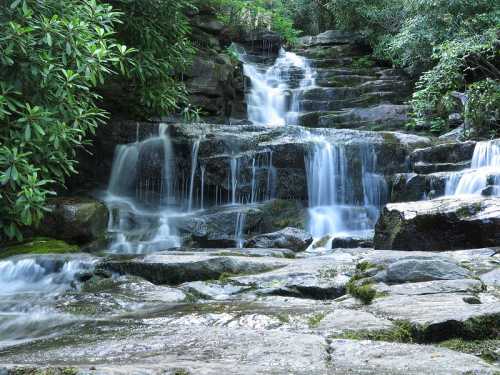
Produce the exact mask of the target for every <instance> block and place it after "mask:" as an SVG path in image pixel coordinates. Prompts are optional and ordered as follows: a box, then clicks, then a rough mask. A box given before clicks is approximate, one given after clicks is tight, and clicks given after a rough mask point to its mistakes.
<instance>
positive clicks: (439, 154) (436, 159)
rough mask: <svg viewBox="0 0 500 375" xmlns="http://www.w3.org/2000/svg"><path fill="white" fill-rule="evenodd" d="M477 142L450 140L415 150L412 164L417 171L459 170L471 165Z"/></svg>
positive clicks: (425, 172)
mask: <svg viewBox="0 0 500 375" xmlns="http://www.w3.org/2000/svg"><path fill="white" fill-rule="evenodd" d="M475 147H476V142H473V141H468V142H448V143H443V144H439V145H435V146H431V147H426V148H422V149H417V150H414V151H413V152H412V153H411V155H410V165H411V168H412V170H413V171H414V172H415V173H423V174H427V173H434V172H443V171H457V170H460V169H465V168H468V167H469V166H470V161H471V159H472V155H473V154H474V149H475Z"/></svg>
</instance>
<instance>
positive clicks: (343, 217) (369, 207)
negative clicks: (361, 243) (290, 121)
mask: <svg viewBox="0 0 500 375" xmlns="http://www.w3.org/2000/svg"><path fill="white" fill-rule="evenodd" d="M352 150H354V154H352V153H351V158H349V159H348V156H347V148H346V146H345V145H341V144H331V143H328V142H325V141H319V142H318V143H316V144H315V145H314V146H313V149H312V151H311V152H310V153H309V155H308V157H307V163H306V167H307V183H308V192H309V207H310V208H309V231H310V232H311V234H312V235H313V236H314V237H315V238H321V237H323V236H325V235H334V236H349V235H361V236H366V235H368V236H369V235H370V230H371V229H373V227H374V226H375V222H376V221H377V219H378V214H379V209H380V207H381V206H382V205H383V204H385V202H386V200H387V186H386V182H385V179H384V177H383V176H381V175H379V174H377V173H376V164H377V159H376V154H375V150H374V149H373V147H372V146H371V145H370V144H360V145H359V146H355V147H351V151H352ZM353 158H355V159H354V161H356V162H358V163H353V162H352V161H353Z"/></svg>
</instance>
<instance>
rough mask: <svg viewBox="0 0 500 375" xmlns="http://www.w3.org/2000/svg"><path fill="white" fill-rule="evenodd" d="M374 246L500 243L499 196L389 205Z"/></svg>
mask: <svg viewBox="0 0 500 375" xmlns="http://www.w3.org/2000/svg"><path fill="white" fill-rule="evenodd" d="M374 243H375V248H377V249H399V250H428V251H442V250H453V249H467V248H478V247H486V246H499V245H500V198H482V197H467V198H461V199H459V200H458V199H456V198H440V199H435V200H431V201H422V202H411V203H396V204H388V205H387V206H386V207H385V208H384V210H383V212H382V214H381V217H380V219H379V221H378V223H377V225H376V228H375V238H374Z"/></svg>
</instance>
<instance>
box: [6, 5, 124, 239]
mask: <svg viewBox="0 0 500 375" xmlns="http://www.w3.org/2000/svg"><path fill="white" fill-rule="evenodd" d="M119 16H120V14H119V13H117V12H116V11H114V10H113V9H112V8H111V7H110V6H109V5H103V4H99V3H97V2H96V1H95V0H83V1H82V0H68V1H59V0H45V1H35V0H12V1H4V2H3V5H2V7H1V8H0V51H1V52H0V122H1V126H0V231H1V232H0V239H1V238H2V237H7V238H14V237H15V238H17V239H21V237H22V235H21V228H22V227H23V226H29V225H36V224H38V223H39V222H40V220H41V218H42V216H43V212H44V210H45V200H46V198H47V197H48V196H49V195H51V194H53V192H52V189H51V186H52V185H53V184H58V185H63V184H64V181H65V178H66V176H68V175H69V174H71V173H74V172H75V163H76V162H75V161H74V160H73V159H74V156H75V149H76V148H78V147H83V146H85V145H86V144H87V141H86V137H87V136H88V135H89V134H90V133H93V132H94V131H95V129H96V127H97V126H98V124H100V123H102V122H103V121H104V119H105V118H106V115H105V112H104V111H102V110H101V109H99V108H98V107H97V106H96V101H97V100H98V99H99V96H98V95H97V94H96V93H95V91H94V88H95V87H96V86H97V85H98V84H102V83H104V80H105V78H106V77H108V76H109V75H110V74H113V73H114V71H115V70H119V69H120V68H122V70H124V69H123V68H124V65H125V64H127V61H128V55H129V54H130V53H131V52H132V51H131V50H129V49H127V48H126V47H125V46H123V45H121V44H119V43H117V42H116V40H115V39H114V31H113V27H114V26H115V25H116V24H118V23H119Z"/></svg>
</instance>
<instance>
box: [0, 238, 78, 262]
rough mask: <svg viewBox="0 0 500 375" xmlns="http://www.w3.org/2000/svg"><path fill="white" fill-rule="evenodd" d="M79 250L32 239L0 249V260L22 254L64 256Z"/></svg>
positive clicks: (51, 241) (54, 242) (48, 239)
mask: <svg viewBox="0 0 500 375" xmlns="http://www.w3.org/2000/svg"><path fill="white" fill-rule="evenodd" d="M79 250H80V248H79V247H78V246H76V245H70V244H68V243H66V242H64V241H60V240H54V239H51V238H34V239H31V240H27V241H25V242H23V243H20V244H16V245H12V246H7V247H5V248H4V249H0V259H2V258H8V257H11V256H14V255H22V254H66V253H77V252H78V251H79Z"/></svg>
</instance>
